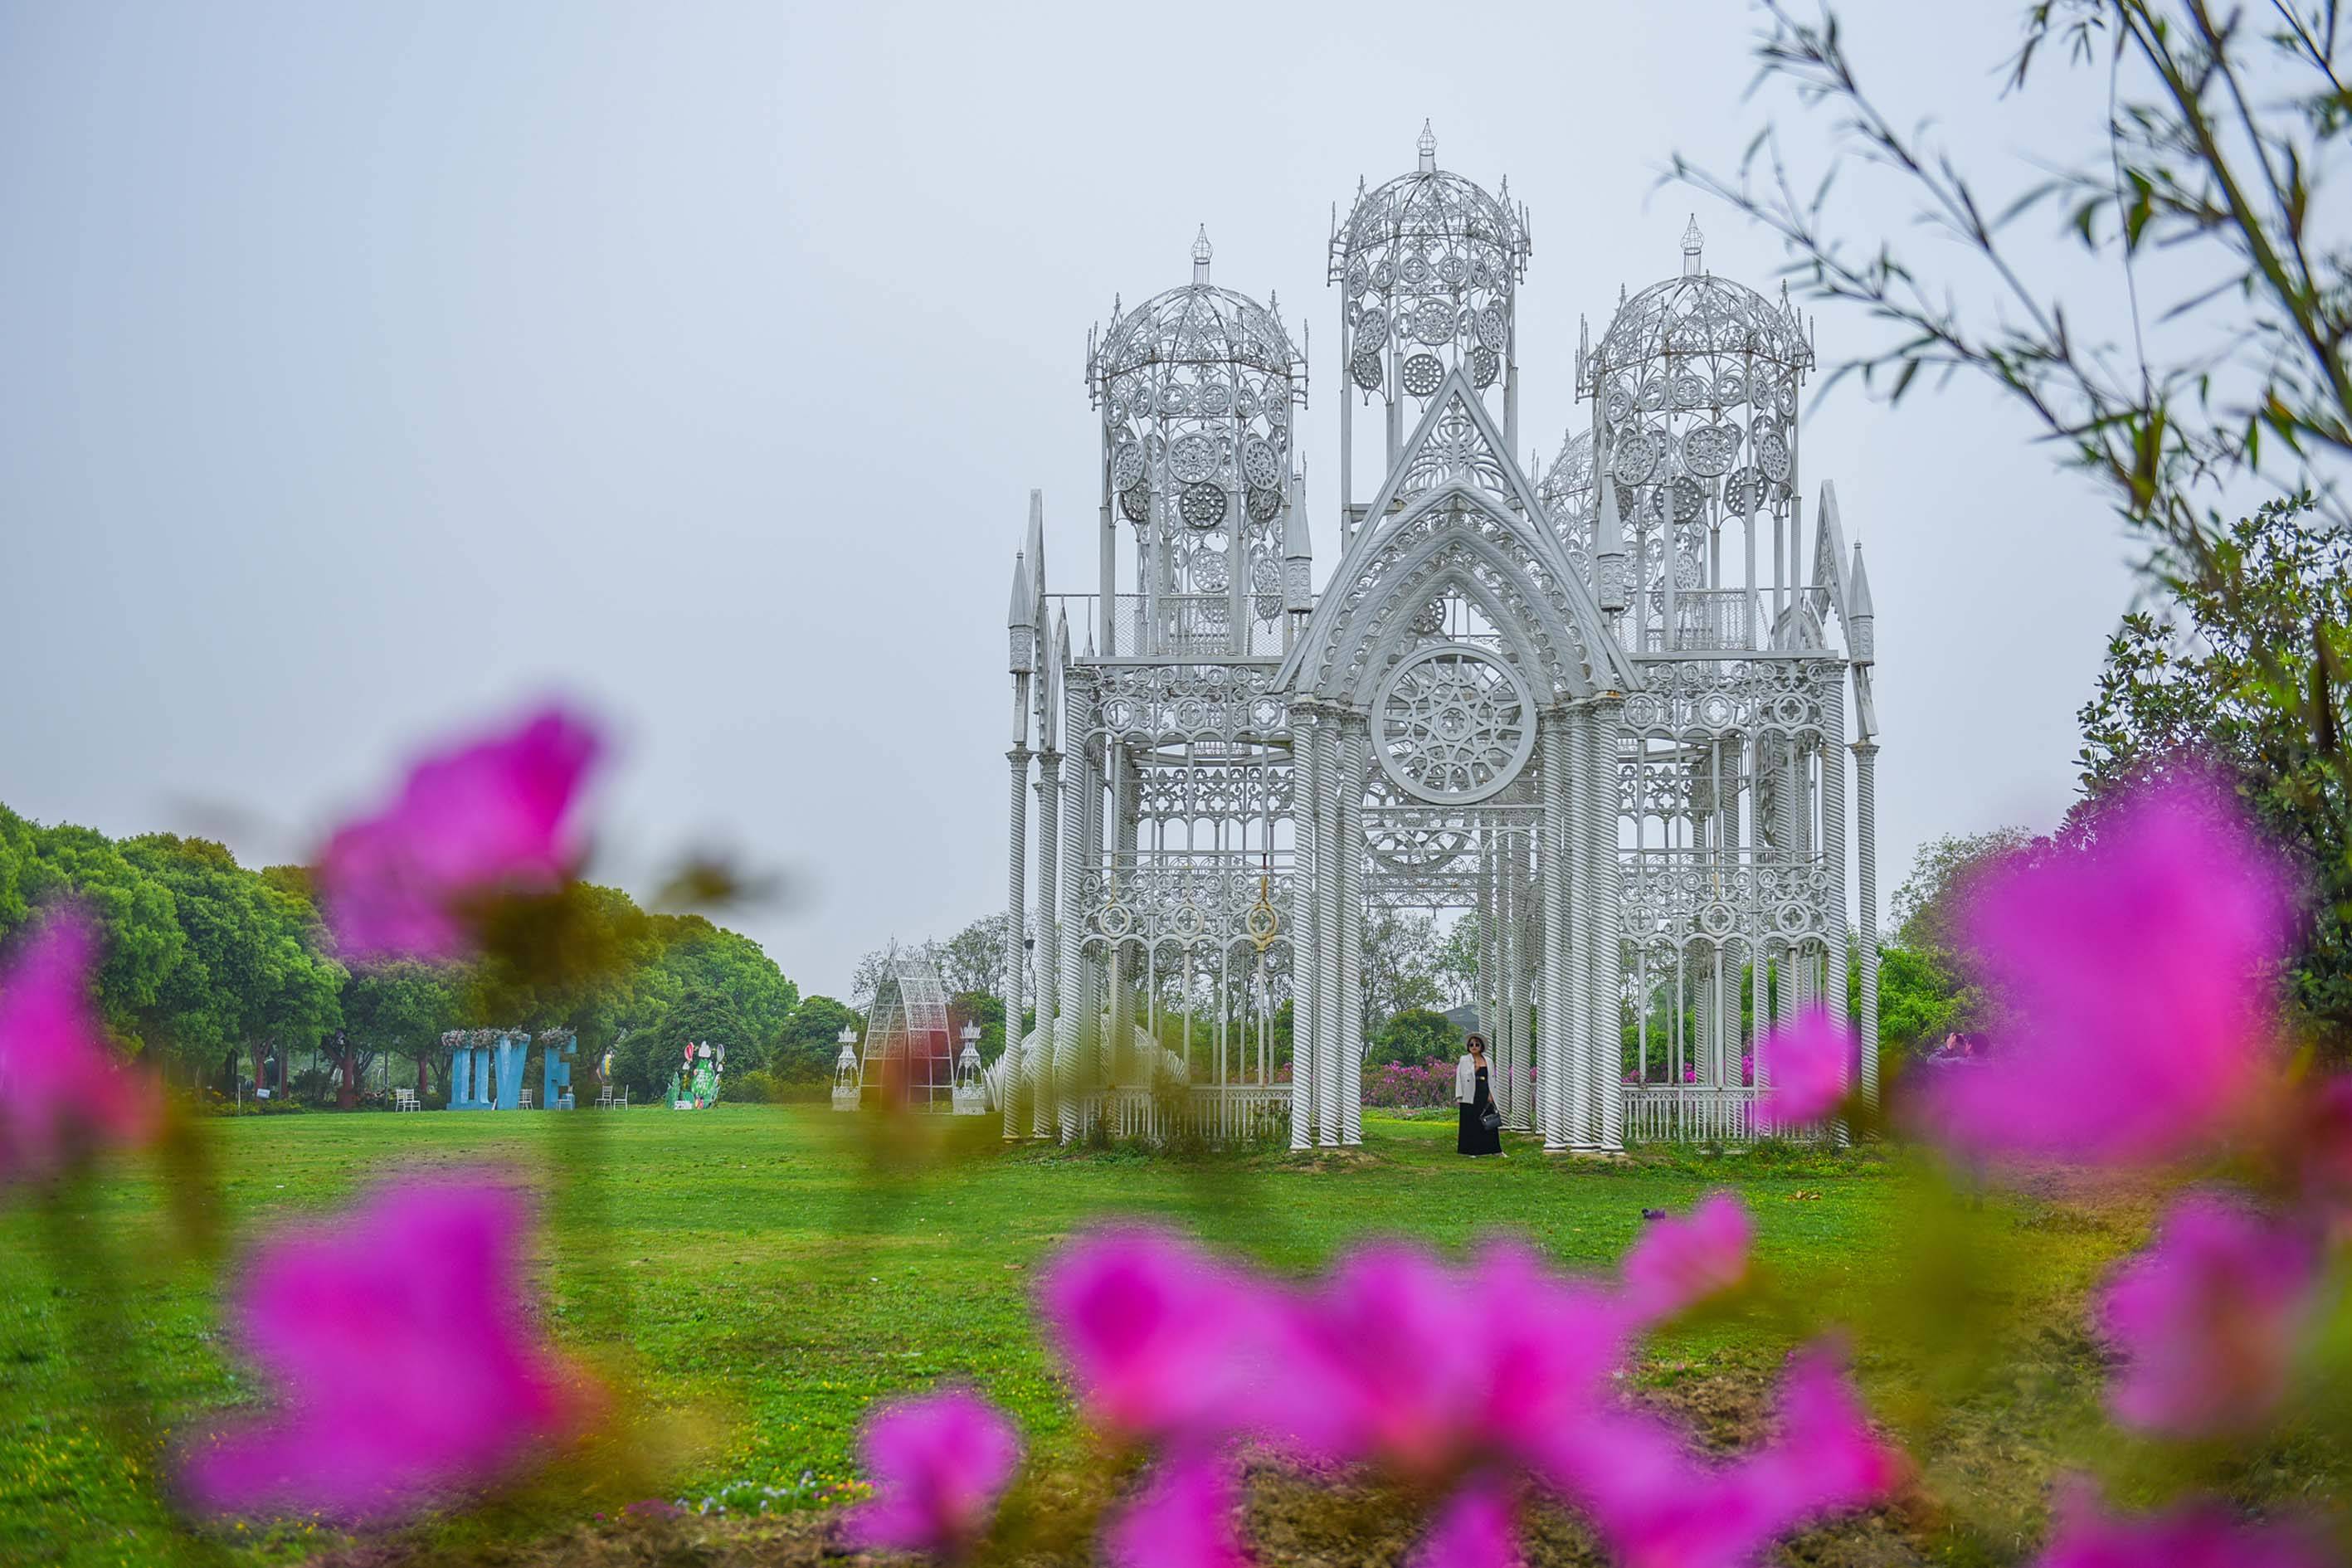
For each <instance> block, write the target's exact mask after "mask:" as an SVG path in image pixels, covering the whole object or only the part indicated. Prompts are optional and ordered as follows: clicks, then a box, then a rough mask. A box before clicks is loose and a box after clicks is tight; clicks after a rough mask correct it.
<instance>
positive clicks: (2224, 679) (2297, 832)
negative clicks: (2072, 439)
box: [2069, 497, 2352, 1045]
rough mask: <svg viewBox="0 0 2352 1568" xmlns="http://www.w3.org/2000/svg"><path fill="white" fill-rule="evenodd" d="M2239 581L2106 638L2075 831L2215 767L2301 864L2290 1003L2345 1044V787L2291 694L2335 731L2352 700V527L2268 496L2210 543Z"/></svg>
mask: <svg viewBox="0 0 2352 1568" xmlns="http://www.w3.org/2000/svg"><path fill="white" fill-rule="evenodd" d="M2217 552H2218V553H2219V555H2220V556H2221V558H2222V559H2223V560H2224V561H2226V563H2228V566H2229V571H2230V574H2231V579H2232V581H2233V582H2235V583H2236V584H2238V586H2237V588H2236V589H2235V591H2233V592H2229V593H2222V592H2218V591H2215V590H2212V589H2210V588H2209V587H2207V586H2206V585H2204V584H2201V583H2199V582H2195V581H2191V582H2188V583H2184V584H2182V585H2181V587H2180V589H2179V594H2178V597H2177V598H2176V600H2175V601H2174V603H2173V604H2172V605H2170V606H2168V608H2167V610H2166V611H2165V612H2163V613H2161V614H2150V613H2146V612H2135V613H2133V614H2130V615H2127V616H2125V617H2124V621H2123V625H2122V626H2121V627H2120V628H2118V629H2117V630H2116V634H2115V636H2114V637H2111V638H2109V639H2108V642H2107V655H2106V663H2105V667H2104V668H2102V669H2101V671H2100V673H2099V683H2098V688H2097V689H2096V691H2095V693H2094V694H2093V696H2092V698H2091V700H2089V701H2088V702H2086V703H2084V705H2083V709H2082V711H2081V713H2080V715H2079V717H2080V720H2081V722H2082V726H2083V750H2082V753H2081V757H2080V762H2081V763H2082V770H2083V774H2082V777H2083V788H2084V795H2085V799H2084V803H2083V805H2080V806H2078V807H2077V808H2076V813H2075V816H2074V820H2072V821H2070V825H2069V830H2071V831H2081V830H2082V829H2083V827H2084V826H2086V825H2087V824H2088V823H2089V822H2092V821H2095V817H2096V815H2097V813H2098V811H2099V810H2100V809H2101V808H2102V807H2103V806H2104V805H2105V804H2106V803H2108V802H2109V801H2111V800H2112V799H2114V798H2115V797H2116V795H2118V794H2119V793H2120V792H2122V791H2123V790H2125V789H2126V788H2128V787H2129V786H2130V785H2131V784H2134V783H2136V782H2137V781H2139V780H2142V779H2146V778H2149V777H2152V776H2161V775H2162V774H2164V773H2168V772H2171V771H2173V770H2176V769H2179V768H2180V767H2183V766H2187V767H2189V768H2192V769H2199V770H2206V769H2214V768H2218V769H2220V770H2221V771H2222V772H2223V773H2225V774H2226V776H2227V778H2228V781H2229V782H2230V783H2231V784H2232V785H2233V786H2234V788H2235V790H2236V792H2237V794H2238V795H2239V796H2240V797H2241V798H2242V800H2243V801H2244V802H2245V803H2246V805H2247V806H2248V808H2249V809H2250V810H2251V812H2252V815H2253V816H2254V818H2255V820H2256V821H2257V823H2258V824H2259V825H2260V826H2262V828H2263V830H2264V832H2265V833H2266V834H2267V835H2268V836H2269V837H2271V838H2272V840H2273V841H2274V842H2275V843H2277V844H2279V845H2280V846H2282V847H2284V849H2285V850H2286V852H2287V853H2288V854H2289V855H2291V856H2292V857H2293V858H2294V860H2295V861H2296V863H2297V866H2298V868H2299V870H2300V871H2301V872H2302V874H2303V879H2304V882H2305V886H2306V888H2307V889H2309V905H2310V910H2311V917H2312V918H2311V921H2310V924H2309V926H2308V927H2307V929H2306V930H2305V932H2304V933H2303V940H2302V943H2301V952H2300V955H2299V957H2298V958H2297V960H2296V962H2295V964H2294V969H2293V971H2292V973H2291V982H2292V990H2293V993H2294V997H2295V1000H2296V1002H2297V1003H2298V1004H2299V1005H2301V1007H2302V1008H2303V1009H2304V1010H2305V1013H2306V1014H2307V1015H2308V1016H2310V1017H2311V1018H2312V1019H2313V1021H2315V1023H2317V1024H2319V1025H2320V1026H2323V1027H2324V1028H2325V1029H2326V1030H2327V1031H2328V1032H2329V1033H2330V1034H2332V1035H2333V1036H2334V1037H2336V1040H2337V1041H2338V1042H2339V1045H2341V1044H2343V1043H2344V1042H2346V1040H2347V1037H2352V792H2347V789H2346V788H2345V787H2344V777H2343V775H2342V774H2341V773H2338V772H2337V771H2336V768H2335V767H2334V766H2333V765H2332V763H2331V761H2330V748H2329V746H2328V744H2327V743H2326V742H2327V740H2328V737H2327V736H2326V735H2321V734H2315V733H2314V732H2313V731H2311V729H2310V728H2309V727H2308V726H2307V725H2306V724H2305V723H2304V722H2303V721H2302V720H2301V718H2300V717H2298V714H2297V711H2296V707H2295V704H2294V703H2291V702H2289V701H2287V700H2284V698H2283V695H2282V691H2281V689H2280V683H2281V682H2284V684H2285V685H2286V686H2288V687H2292V688H2293V689H2294V690H2296V691H2297V692H2299V693H2301V702H2302V709H2303V710H2304V711H2305V712H2308V713H2312V714H2316V715H2318V716H2320V717H2321V718H2322V719H2323V720H2325V721H2326V723H2327V724H2329V725H2334V724H2336V722H2337V721H2338V718H2337V716H2339V715H2341V714H2342V713H2344V712H2345V710H2346V707H2347V701H2352V533H2347V532H2346V531H2343V530H2341V529H2340V528H2338V527H2336V525H2334V524H2333V523H2331V522H2329V521H2326V520H2324V519H2323V518H2322V517H2321V516H2320V515H2319V514H2318V512H2317V511H2316V510H2315V505H2314V503H2313V501H2312V500H2311V499H2310V498H2308V497H2305V498H2301V499H2298V500H2289V501H2275V502H2273V503H2271V504H2270V505H2267V506H2264V507H2263V508H2262V509H2261V510H2258V511H2256V512H2255V513H2254V515H2253V516H2252V517H2250V518H2245V519H2242V520H2241V521H2239V522H2238V523H2237V524H2236V525H2235V526H2234V527H2232V528H2231V530H2230V532H2229V534H2228V536H2227V537H2226V538H2225V539H2224V540H2222V541H2221V542H2220V543H2219V544H2218V545H2217Z"/></svg>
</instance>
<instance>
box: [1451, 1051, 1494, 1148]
mask: <svg viewBox="0 0 2352 1568" xmlns="http://www.w3.org/2000/svg"><path fill="white" fill-rule="evenodd" d="M1464 1044H1465V1045H1466V1046H1468V1047H1469V1049H1468V1050H1466V1051H1465V1052H1464V1053H1463V1056H1462V1059H1461V1060H1460V1061H1458V1062H1456V1063H1455V1064H1454V1100H1457V1101H1458V1102H1459V1103H1460V1109H1461V1112H1462V1125H1461V1127H1460V1129H1459V1130H1458V1131H1456V1132H1455V1133H1454V1152H1455V1153H1457V1154H1499V1153H1501V1152H1503V1129H1502V1119H1501V1117H1499V1116H1496V1110H1495V1091H1494V1089H1493V1088H1492V1087H1491V1086H1490V1085H1489V1084H1488V1082H1487V1079H1486V1037H1485V1036H1483V1035H1473V1036H1471V1037H1470V1038H1469V1039H1468V1040H1466V1041H1465V1042H1464ZM1490 1116H1494V1117H1495V1121H1493V1122H1492V1123H1491V1124H1490V1123H1489V1122H1488V1121H1487V1120H1486V1119H1487V1118H1488V1117H1490Z"/></svg>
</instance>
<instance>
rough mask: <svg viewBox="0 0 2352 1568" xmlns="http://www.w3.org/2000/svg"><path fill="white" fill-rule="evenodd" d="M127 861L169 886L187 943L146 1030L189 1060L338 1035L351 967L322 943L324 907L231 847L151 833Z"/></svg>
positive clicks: (130, 849)
mask: <svg viewBox="0 0 2352 1568" xmlns="http://www.w3.org/2000/svg"><path fill="white" fill-rule="evenodd" d="M121 852H122V855H123V858H125V859H126V860H128V861H129V862H130V863H131V865H132V866H134V867H136V868H138V869H139V870H140V871H142V872H143V873H144V874H145V875H147V876H148V877H150V878H152V879H153V880H155V881H156V882H158V883H160V884H161V885H162V886H163V887H164V888H166V889H169V890H170V892H171V894H172V900H173V914H174V918H175V919H176V920H177V921H178V922H179V926H180V931H181V933H182V935H183V936H184V938H185V946H184V951H183V952H182V954H181V957H180V961H179V962H178V963H175V964H174V965H173V967H172V969H171V971H170V973H167V974H166V975H165V976H164V978H163V983H162V984H161V986H160V987H159V990H158V994H157V997H156V1000H155V1003H154V1005H152V1007H150V1008H149V1009H147V1014H146V1016H145V1018H144V1019H142V1034H144V1035H145V1036H146V1037H148V1038H149V1039H150V1040H151V1041H152V1042H154V1043H157V1044H161V1045H163V1046H165V1047H168V1048H170V1049H171V1050H173V1052H175V1053H176V1054H178V1055H179V1056H180V1057H181V1058H183V1059H185V1060H188V1061H204V1062H207V1063H208V1062H210V1061H212V1060H214V1059H216V1058H219V1057H221V1056H222V1055H223V1053H224V1050H225V1048H226V1047H234V1046H236V1045H240V1044H244V1045H253V1046H257V1047H258V1046H261V1045H263V1044H272V1045H275V1046H276V1047H278V1049H279V1050H280V1051H281V1052H283V1051H289V1050H291V1049H293V1048H295V1047H309V1046H310V1045H312V1044H314V1043H316V1042H318V1041H319V1040H320V1039H321V1038H323V1037H330V1036H331V1035H332V1033H333V1032H334V1030H335V1029H336V1028H337V1026H339V1025H340V1024H341V1021H342V1004H341V991H342V985H343V979H344V975H343V969H342V966H341V964H340V963H336V962H335V961H334V960H333V959H331V958H328V957H326V956H324V955H323V954H322V953H321V952H320V947H321V946H322V939H321V934H320V925H319V920H318V916H317V913H316V911H315V910H313V909H312V908H311V906H310V901H309V900H308V898H307V897H304V896H301V895H299V894H298V893H295V892H291V891H288V890H286V889H285V887H284V885H283V884H282V883H279V884H273V883H272V882H270V881H269V880H267V879H264V878H263V877H262V876H260V875H259V874H257V873H256V872H253V871H249V870H247V869H246V868H243V867H241V866H239V865H238V864H237V863H236V857H235V856H233V855H231V854H230V853H229V851H228V849H227V847H226V846H224V845H221V844H217V843H215V842H213V841H212V840H210V839H205V838H181V837H176V836H174V835H173V834H169V833H151V834H146V835H143V836H142V837H137V838H131V839H126V840H125V841H124V842H123V843H122V845H121Z"/></svg>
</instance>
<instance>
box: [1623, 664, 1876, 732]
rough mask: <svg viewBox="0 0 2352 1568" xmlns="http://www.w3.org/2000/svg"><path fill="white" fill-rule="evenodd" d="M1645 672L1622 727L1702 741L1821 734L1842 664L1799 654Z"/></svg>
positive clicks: (1630, 697)
mask: <svg viewBox="0 0 2352 1568" xmlns="http://www.w3.org/2000/svg"><path fill="white" fill-rule="evenodd" d="M1643 674H1644V677H1645V679H1644V680H1643V689H1641V690H1639V691H1633V692H1628V693H1627V694H1626V697H1625V708H1624V713H1623V717H1622V720H1621V721H1620V722H1621V724H1622V732H1624V733H1626V734H1629V735H1649V736H1664V737H1668V738H1676V739H1695V740H1713V739H1717V738H1719V737H1723V736H1736V735H1783V736H1796V737H1800V738H1805V739H1811V738H1814V737H1818V736H1819V735H1820V734H1821V733H1822V722H1823V719H1824V715H1825V714H1826V712H1827V709H1826V707H1825V705H1824V704H1823V701H1822V697H1823V693H1824V690H1825V689H1826V688H1827V687H1828V686H1829V685H1830V684H1831V683H1833V682H1835V681H1836V680H1838V679H1839V678H1840V670H1839V667H1838V666H1837V665H1835V664H1832V663H1830V662H1828V661H1826V660H1818V659H1793V658H1790V659H1723V660H1706V659H1679V660H1659V661H1653V662H1645V663H1644V664H1643Z"/></svg>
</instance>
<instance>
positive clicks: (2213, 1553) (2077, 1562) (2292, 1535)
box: [2035, 1486, 2335, 1568]
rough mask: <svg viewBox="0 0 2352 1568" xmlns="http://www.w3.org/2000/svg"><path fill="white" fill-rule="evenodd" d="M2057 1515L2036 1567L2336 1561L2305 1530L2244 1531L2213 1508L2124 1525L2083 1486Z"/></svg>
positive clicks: (2198, 1506)
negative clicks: (2101, 1508) (2100, 1507)
mask: <svg viewBox="0 0 2352 1568" xmlns="http://www.w3.org/2000/svg"><path fill="white" fill-rule="evenodd" d="M2057 1516H2058V1520H2057V1524H2056V1526H2055V1528H2053V1530H2052V1531H2051V1532H2050V1543H2049V1545H2047V1546H2046V1547H2044V1548H2043V1549H2042V1555H2041V1556H2040V1557H2039V1558H2037V1559H2035V1568H2326V1565H2327V1564H2329V1563H2333V1562H2334V1561H2335V1557H2334V1555H2333V1554H2332V1553H2330V1552H2327V1551H2326V1549H2325V1546H2324V1544H2323V1543H2322V1542H2321V1541H2320V1540H2319V1539H2318V1538H2317V1536H2316V1534H2315V1532H2314V1531H2310V1530H2308V1529H2306V1528H2305V1527H2304V1526H2302V1525H2300V1524H2261V1525H2243V1524H2240V1523H2239V1522H2238V1521H2235V1520H2234V1519H2232V1518H2231V1516H2230V1513H2229V1511H2228V1510H2226V1509H2223V1508H2221V1507H2220V1506H2218V1505H2216V1504H2212V1503H2192V1504H2189V1506H2187V1507H2184V1508H2178V1509H2174V1510H2171V1511H2170V1512H2168V1513H2164V1514H2159V1515H2156V1516H2154V1517H2151V1518H2146V1519H2130V1520H2126V1519H2116V1518H2114V1517H2112V1516H2110V1515H2108V1514H2106V1513H2104V1512H2102V1511H2101V1510H2100V1509H2099V1508H2098V1506H2097V1503H2096V1501H2095V1499H2094V1497H2093V1496H2092V1494H2091V1491H2090V1489H2089V1488H2087V1487H2082V1486H2077V1487H2074V1488H2070V1489H2068V1490H2067V1491H2066V1493H2064V1494H2063V1496H2062V1497H2061V1499H2060V1500H2059V1504H2058V1508H2057Z"/></svg>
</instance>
